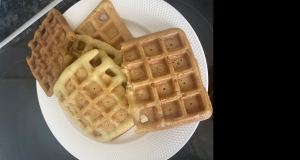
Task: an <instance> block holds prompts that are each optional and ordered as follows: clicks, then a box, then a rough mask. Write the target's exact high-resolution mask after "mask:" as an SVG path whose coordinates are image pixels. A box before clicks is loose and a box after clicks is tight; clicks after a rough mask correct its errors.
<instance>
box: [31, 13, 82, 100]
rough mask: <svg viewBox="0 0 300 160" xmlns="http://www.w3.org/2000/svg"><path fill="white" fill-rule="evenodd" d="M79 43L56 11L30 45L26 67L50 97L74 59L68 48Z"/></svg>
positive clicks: (46, 19)
mask: <svg viewBox="0 0 300 160" xmlns="http://www.w3.org/2000/svg"><path fill="white" fill-rule="evenodd" d="M76 40H77V37H76V36H75V33H74V32H73V31H72V29H71V28H70V27H69V24H68V23H67V21H66V20H65V18H64V17H63V15H62V14H61V13H60V12H59V11H58V10H56V9H55V8H53V9H51V10H50V11H49V12H48V15H47V16H46V18H45V19H44V20H43V22H42V24H41V25H40V26H39V28H38V29H37V30H36V31H35V33H34V38H33V39H32V40H31V41H30V42H29V43H28V46H29V47H30V48H31V51H32V54H31V56H27V57H26V61H27V64H28V65H29V67H30V70H31V72H32V74H33V76H34V78H35V79H36V80H37V81H38V82H39V84H40V86H41V87H42V89H43V90H44V92H45V93H46V95H47V96H49V97H50V96H52V95H53V86H54V84H55V82H56V80H57V78H58V77H59V76H60V74H61V73H62V71H63V70H64V69H65V68H66V67H67V66H68V65H69V64H70V63H71V62H72V56H70V55H68V47H69V46H71V44H72V41H76Z"/></svg>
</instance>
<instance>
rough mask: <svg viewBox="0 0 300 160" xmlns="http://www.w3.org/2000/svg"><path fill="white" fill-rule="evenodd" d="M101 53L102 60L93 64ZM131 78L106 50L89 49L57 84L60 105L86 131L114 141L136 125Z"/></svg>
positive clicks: (99, 140) (107, 140) (108, 140)
mask: <svg viewBox="0 0 300 160" xmlns="http://www.w3.org/2000/svg"><path fill="white" fill-rule="evenodd" d="M96 56H98V57H99V58H100V59H101V63H100V64H98V66H93V65H92V64H91V63H89V62H90V61H91V60H92V59H93V58H94V57H96ZM126 82H127V78H126V76H125V75H124V73H122V72H121V67H120V66H118V65H117V64H115V63H114V62H113V60H112V59H111V58H110V57H109V56H108V55H107V54H106V53H105V52H104V51H103V50H98V49H93V50H91V51H88V52H87V53H85V54H84V55H82V56H81V57H79V58H78V59H77V60H76V61H74V62H73V63H72V64H71V65H70V66H68V67H67V68H66V69H65V70H64V72H63V73H62V74H61V76H60V77H59V79H58V80H57V82H56V84H55V86H54V93H55V95H56V97H57V98H58V101H59V104H60V106H61V107H62V108H63V109H64V110H65V111H66V112H67V113H68V115H69V117H70V118H71V119H72V121H73V122H75V124H77V125H78V126H79V127H80V128H81V129H82V131H83V133H84V134H86V135H87V136H89V137H91V138H92V139H95V140H96V141H98V142H110V141H112V140H114V139H115V138H117V137H118V136H120V135H121V134H123V133H125V132H126V131H127V130H129V129H130V128H131V127H132V126H133V120H132V117H131V116H130V115H129V113H128V102H127V99H126V97H125V88H124V87H125V84H126Z"/></svg>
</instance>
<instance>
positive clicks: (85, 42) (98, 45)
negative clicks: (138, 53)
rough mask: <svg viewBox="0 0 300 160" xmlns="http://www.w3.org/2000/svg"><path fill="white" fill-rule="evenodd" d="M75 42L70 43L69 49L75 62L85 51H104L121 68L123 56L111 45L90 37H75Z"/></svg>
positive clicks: (95, 60)
mask: <svg viewBox="0 0 300 160" xmlns="http://www.w3.org/2000/svg"><path fill="white" fill-rule="evenodd" d="M76 37H77V39H78V40H77V41H75V42H73V43H72V46H71V47H70V51H69V52H70V54H71V55H72V56H73V57H74V59H75V60H76V59H77V58H79V57H80V56H81V55H83V54H84V53H86V52H87V51H90V50H92V49H101V50H104V51H105V52H106V53H107V55H108V56H109V57H110V58H111V59H113V60H114V62H115V63H116V64H118V65H119V66H121V64H122V61H123V54H122V53H121V52H120V50H117V49H115V48H114V47H112V46H111V45H109V44H107V43H105V42H102V41H100V40H98V39H94V38H92V37H91V36H88V35H77V34H76ZM96 63H97V59H93V63H92V65H94V66H95V65H97V64H96Z"/></svg>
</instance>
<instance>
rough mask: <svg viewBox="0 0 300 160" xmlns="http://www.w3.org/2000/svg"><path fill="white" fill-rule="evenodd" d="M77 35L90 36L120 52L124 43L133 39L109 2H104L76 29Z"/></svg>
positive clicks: (107, 0)
mask: <svg viewBox="0 0 300 160" xmlns="http://www.w3.org/2000/svg"><path fill="white" fill-rule="evenodd" d="M75 33H77V34H80V35H89V36H91V37H93V38H95V39H98V40H101V41H104V42H106V43H108V44H110V45H112V46H113V47H115V48H116V49H118V50H120V48H121V45H120V44H121V43H122V42H124V41H128V40H130V39H132V38H133V36H132V35H131V33H130V31H129V30H128V28H127V27H126V26H125V24H124V22H123V21H122V19H121V18H120V16H119V15H118V13H117V11H116V10H115V8H114V6H113V4H112V2H110V1H109V0H102V1H101V2H100V3H99V4H98V6H97V7H96V8H95V9H94V10H93V11H92V12H91V13H90V14H89V15H88V17H87V18H86V19H85V20H84V21H83V22H82V23H81V24H80V25H79V26H78V27H77V28H76V29H75Z"/></svg>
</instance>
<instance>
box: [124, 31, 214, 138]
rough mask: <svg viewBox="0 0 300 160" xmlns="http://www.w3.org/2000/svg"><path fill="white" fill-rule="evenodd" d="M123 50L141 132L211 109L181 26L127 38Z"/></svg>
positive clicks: (175, 124)
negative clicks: (132, 38) (128, 39)
mask: <svg viewBox="0 0 300 160" xmlns="http://www.w3.org/2000/svg"><path fill="white" fill-rule="evenodd" d="M121 52H122V53H123V54H124V55H123V64H122V65H123V67H124V72H125V74H126V76H127V77H128V83H127V88H126V97H127V99H128V103H129V113H130V114H131V115H132V118H133V120H134V124H135V125H136V128H137V129H136V130H135V132H136V133H144V132H152V131H157V130H163V129H168V128H174V127H178V126H182V125H185V124H189V123H192V122H199V121H202V120H205V119H208V118H209V117H210V116H211V115H212V106H211V102H210V100H209V96H208V94H207V91H206V89H205V88H204V86H203V84H202V80H201V76H200V70H199V66H198V63H197V61H196V59H195V57H194V54H193V51H192V48H191V46H190V44H189V41H188V39H187V37H186V35H185V33H184V32H183V31H182V30H181V29H179V28H170V29H166V30H163V31H160V32H156V33H152V34H148V35H145V36H142V37H139V38H136V39H134V40H131V41H127V42H124V43H123V44H122V48H121ZM143 116H146V118H143Z"/></svg>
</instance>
